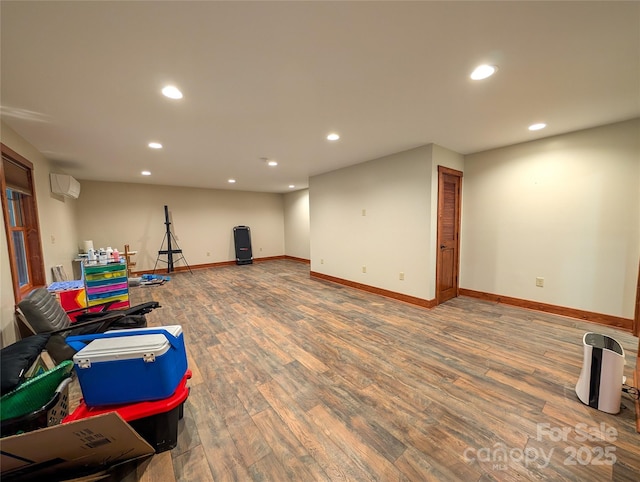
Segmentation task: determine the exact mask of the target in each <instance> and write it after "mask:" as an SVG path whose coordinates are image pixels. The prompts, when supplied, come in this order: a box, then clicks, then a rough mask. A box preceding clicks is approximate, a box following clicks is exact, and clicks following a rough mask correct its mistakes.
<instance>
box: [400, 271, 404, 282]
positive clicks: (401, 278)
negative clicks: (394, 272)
mask: <svg viewBox="0 0 640 482" xmlns="http://www.w3.org/2000/svg"><path fill="white" fill-rule="evenodd" d="M400 281H404V273H402V272H401V273H400Z"/></svg>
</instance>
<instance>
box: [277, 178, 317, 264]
mask: <svg viewBox="0 0 640 482" xmlns="http://www.w3.org/2000/svg"><path fill="white" fill-rule="evenodd" d="M284 248H285V254H286V255H287V256H293V257H295V258H301V259H310V257H311V255H310V252H309V251H310V247H309V190H308V189H303V190H301V191H295V192H291V193H287V194H285V196H284Z"/></svg>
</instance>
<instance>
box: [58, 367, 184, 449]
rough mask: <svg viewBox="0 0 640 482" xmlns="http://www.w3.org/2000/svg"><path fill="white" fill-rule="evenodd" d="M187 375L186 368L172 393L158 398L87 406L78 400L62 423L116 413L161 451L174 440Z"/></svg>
mask: <svg viewBox="0 0 640 482" xmlns="http://www.w3.org/2000/svg"><path fill="white" fill-rule="evenodd" d="M190 378H191V370H187V372H186V373H185V375H184V377H183V378H182V380H181V381H180V383H179V384H178V388H177V389H176V391H175V392H174V394H173V395H171V396H170V397H168V398H165V399H162V400H155V401H149V402H137V403H128V404H123V405H108V406H102V407H87V405H86V404H85V403H84V400H81V401H80V405H79V406H78V408H76V409H75V410H74V411H73V413H71V414H69V415H67V416H66V417H65V418H64V419H63V420H62V423H68V422H74V421H76V420H81V419H84V418H87V417H93V416H96V415H102V414H104V413H109V412H117V413H118V414H119V415H120V416H121V417H122V418H123V419H124V420H125V421H126V422H127V423H128V424H129V425H131V427H133V429H134V430H135V431H136V432H138V434H139V435H140V436H141V437H142V438H144V439H145V440H146V441H147V442H148V443H149V444H150V445H151V446H152V447H153V448H154V449H155V450H156V452H157V453H160V452H164V451H165V450H169V449H172V448H174V447H175V446H176V445H177V443H178V420H179V419H181V418H182V415H183V413H184V412H183V409H184V402H185V401H186V400H187V397H188V396H189V387H187V380H188V379H190Z"/></svg>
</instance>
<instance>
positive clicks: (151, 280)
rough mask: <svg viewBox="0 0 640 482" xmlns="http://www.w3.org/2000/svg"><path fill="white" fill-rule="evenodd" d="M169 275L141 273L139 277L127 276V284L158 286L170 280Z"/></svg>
mask: <svg viewBox="0 0 640 482" xmlns="http://www.w3.org/2000/svg"><path fill="white" fill-rule="evenodd" d="M170 280H171V278H170V277H169V276H159V275H155V274H143V275H142V276H141V277H139V278H129V286H158V285H163V284H165V283H166V282H167V281H170Z"/></svg>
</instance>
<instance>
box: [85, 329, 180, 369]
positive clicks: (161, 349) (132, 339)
mask: <svg viewBox="0 0 640 482" xmlns="http://www.w3.org/2000/svg"><path fill="white" fill-rule="evenodd" d="M170 346H171V345H170V343H169V340H167V337H166V336H164V335H161V334H157V335H155V334H154V335H131V336H122V337H117V338H102V339H98V340H93V341H92V342H90V343H89V344H88V345H87V346H85V347H84V348H83V349H82V350H80V351H79V352H78V353H76V354H75V355H74V356H73V361H74V363H76V364H78V363H79V362H80V360H89V361H91V362H92V363H98V362H106V361H114V360H129V359H139V358H143V357H144V356H145V355H148V354H151V355H155V356H156V357H158V356H161V355H163V354H165V353H166V352H167V351H168V350H169V347H170Z"/></svg>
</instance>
